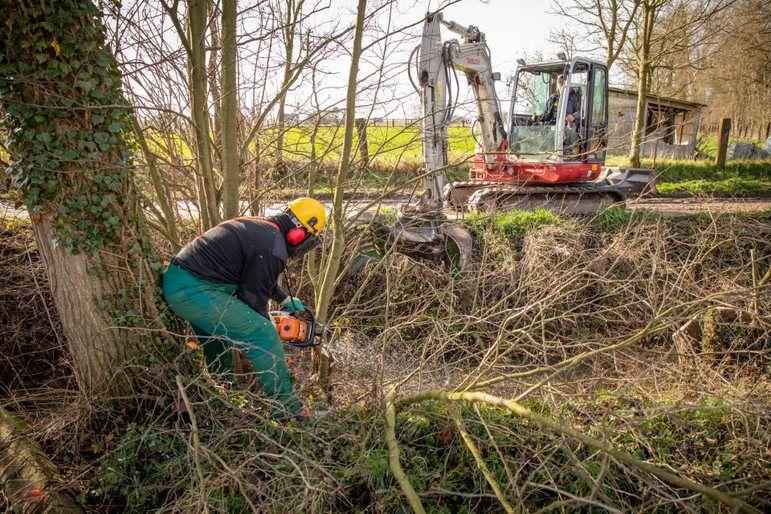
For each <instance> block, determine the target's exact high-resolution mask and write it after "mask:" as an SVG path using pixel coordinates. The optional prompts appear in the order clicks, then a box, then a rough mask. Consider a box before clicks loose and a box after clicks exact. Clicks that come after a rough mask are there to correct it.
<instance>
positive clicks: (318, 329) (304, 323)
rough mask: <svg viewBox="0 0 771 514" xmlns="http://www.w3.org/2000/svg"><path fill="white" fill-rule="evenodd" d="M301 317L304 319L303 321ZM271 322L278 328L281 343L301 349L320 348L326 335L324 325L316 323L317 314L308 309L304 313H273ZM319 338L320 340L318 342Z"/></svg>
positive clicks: (271, 313)
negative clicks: (324, 334) (322, 337)
mask: <svg viewBox="0 0 771 514" xmlns="http://www.w3.org/2000/svg"><path fill="white" fill-rule="evenodd" d="M299 315H302V316H303V317H304V318H307V319H301V318H300V316H299ZM270 320H271V321H272V322H273V325H274V326H275V327H276V332H278V336H279V337H280V338H281V341H282V342H284V343H287V344H291V345H292V346H297V347H299V348H306V347H308V346H318V345H320V344H321V336H322V335H323V333H324V325H323V324H322V323H317V322H316V314H315V313H314V312H313V311H312V310H310V309H308V310H306V311H305V312H304V313H303V312H299V311H296V312H295V313H294V314H289V313H288V312H284V311H271V312H270ZM317 338H318V340H316V339H317Z"/></svg>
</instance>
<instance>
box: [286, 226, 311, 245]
mask: <svg viewBox="0 0 771 514" xmlns="http://www.w3.org/2000/svg"><path fill="white" fill-rule="evenodd" d="M306 235H307V234H306V232H305V229H304V228H301V227H296V228H293V229H292V230H290V231H289V232H287V233H286V241H287V243H289V244H290V245H292V246H294V245H299V244H300V243H302V242H303V241H304V240H305V237H306Z"/></svg>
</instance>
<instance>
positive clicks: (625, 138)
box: [608, 87, 705, 159]
mask: <svg viewBox="0 0 771 514" xmlns="http://www.w3.org/2000/svg"><path fill="white" fill-rule="evenodd" d="M608 103H609V106H610V112H609V113H608V124H609V129H610V134H609V138H608V153H611V154H627V153H629V148H630V146H631V137H632V132H633V131H634V120H635V113H636V111H637V91H633V90H628V89H620V88H615V87H611V88H609V99H608ZM646 103H647V105H646V109H645V114H646V116H645V138H644V142H643V151H642V154H643V156H645V157H653V158H656V157H671V158H675V159H686V158H689V157H692V156H693V154H694V153H695V151H696V139H697V137H698V133H699V122H700V120H701V109H702V108H703V107H705V105H704V104H700V103H697V102H689V101H687V100H678V99H676V98H668V97H664V96H658V95H649V96H648V98H647V101H646Z"/></svg>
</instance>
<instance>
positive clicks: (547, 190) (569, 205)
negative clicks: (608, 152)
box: [444, 180, 624, 214]
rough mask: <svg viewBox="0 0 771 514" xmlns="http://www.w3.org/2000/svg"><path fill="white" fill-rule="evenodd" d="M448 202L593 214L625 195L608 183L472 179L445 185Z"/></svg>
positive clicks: (485, 208)
mask: <svg viewBox="0 0 771 514" xmlns="http://www.w3.org/2000/svg"><path fill="white" fill-rule="evenodd" d="M444 197H445V201H446V202H447V205H449V206H451V207H452V208H454V209H456V210H462V209H464V207H465V208H466V209H468V210H469V211H471V212H495V211H505V210H512V209H521V210H529V209H549V210H552V211H555V212H559V213H563V214H593V213H597V212H600V211H602V210H604V209H606V208H608V207H610V206H611V205H613V204H614V203H617V202H620V201H623V199H624V195H623V194H622V193H621V192H620V191H619V190H618V189H617V188H615V187H614V186H612V185H607V184H602V185H598V184H585V185H584V184H569V185H564V186H542V187H538V186H517V185H508V184H500V183H497V182H489V181H485V180H469V181H463V182H456V183H454V184H452V185H448V186H447V187H446V188H445V195H444Z"/></svg>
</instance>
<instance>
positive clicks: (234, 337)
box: [163, 264, 302, 417]
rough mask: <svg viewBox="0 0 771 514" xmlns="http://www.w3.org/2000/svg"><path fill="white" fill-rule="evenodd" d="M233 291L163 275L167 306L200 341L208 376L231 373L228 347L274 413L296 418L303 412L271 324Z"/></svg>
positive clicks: (171, 272) (182, 273)
mask: <svg viewBox="0 0 771 514" xmlns="http://www.w3.org/2000/svg"><path fill="white" fill-rule="evenodd" d="M235 292H236V286H235V285H233V284H220V283H217V282H212V281H210V280H203V279H200V278H198V277H196V276H195V275H193V274H192V273H190V272H189V271H186V270H185V269H183V268H180V267H179V266H176V265H174V264H170V265H169V267H168V269H167V270H166V273H165V274H164V276H163V295H164V297H165V299H166V303H167V304H168V305H169V307H171V310H172V311H174V312H175V313H176V314H177V315H178V316H179V317H181V318H184V319H186V320H187V321H189V322H190V324H191V325H192V326H193V331H194V332H195V333H196V334H197V335H198V336H199V341H201V346H202V347H203V350H204V357H205V358H206V363H207V365H208V367H209V369H210V370H211V371H214V372H230V371H232V370H233V361H232V356H231V354H230V351H229V349H230V346H231V345H232V346H235V347H236V348H239V349H241V350H243V351H244V352H245V353H246V356H247V357H248V358H249V360H250V361H251V363H252V367H253V368H254V372H255V373H256V374H257V378H258V380H259V382H260V385H261V386H262V389H263V390H264V391H265V393H266V394H267V395H268V396H269V397H271V398H272V399H273V400H275V401H276V406H275V408H274V413H275V414H276V415H277V416H279V417H283V416H287V415H292V414H297V413H298V412H300V410H301V409H302V405H301V404H300V402H299V400H298V399H297V397H296V396H295V395H294V393H293V392H292V381H291V377H290V376H289V370H288V369H287V366H286V358H285V356H284V348H283V346H281V340H280V339H279V337H278V333H277V332H276V329H275V327H274V326H273V323H271V322H270V321H269V320H268V319H266V318H265V317H263V316H262V315H260V314H259V313H257V312H256V311H255V310H253V309H252V308H251V307H249V306H248V305H246V304H245V303H244V302H242V301H241V300H239V299H238V298H236V297H235Z"/></svg>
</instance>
